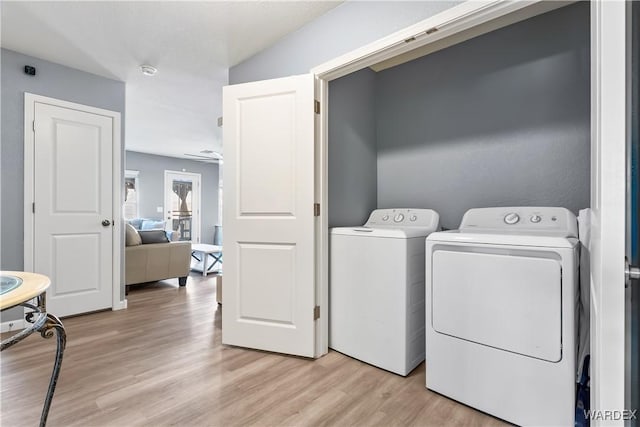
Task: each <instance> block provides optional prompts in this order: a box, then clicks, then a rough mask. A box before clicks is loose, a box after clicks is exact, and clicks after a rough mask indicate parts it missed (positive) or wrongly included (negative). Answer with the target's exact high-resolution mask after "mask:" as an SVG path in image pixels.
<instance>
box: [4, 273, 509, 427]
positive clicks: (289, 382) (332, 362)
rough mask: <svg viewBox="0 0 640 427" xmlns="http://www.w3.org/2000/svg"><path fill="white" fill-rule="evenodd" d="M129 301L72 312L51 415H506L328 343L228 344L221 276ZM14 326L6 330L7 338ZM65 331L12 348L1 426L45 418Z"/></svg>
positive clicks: (176, 421) (179, 420)
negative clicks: (300, 346)
mask: <svg viewBox="0 0 640 427" xmlns="http://www.w3.org/2000/svg"><path fill="white" fill-rule="evenodd" d="M128 300H129V308H128V309H127V310H122V311H116V312H112V311H106V312H100V313H94V314H89V315H85V316H79V317H73V318H68V319H64V320H63V322H64V324H65V327H66V329H67V335H68V343H67V349H66V352H65V356H64V361H63V364H62V372H61V375H60V380H59V382H58V388H57V390H56V394H55V396H54V399H53V404H52V406H51V412H50V414H49V422H48V425H49V426H83V427H86V426H169V425H178V426H333V425H335V426H347V425H353V426H441V425H455V426H459V425H464V426H498V425H505V423H504V422H502V421H500V420H498V419H496V418H493V417H490V416H488V415H486V414H483V413H481V412H478V411H475V410H473V409H471V408H469V407H466V406H464V405H461V404H458V403H456V402H454V401H452V400H449V399H447V398H445V397H443V396H440V395H438V394H436V393H432V392H430V391H428V390H426V389H425V387H424V375H425V373H424V364H422V365H421V366H420V367H419V368H418V369H416V370H415V371H414V372H413V373H412V374H411V375H410V376H409V377H407V378H402V377H400V376H397V375H394V374H391V373H388V372H386V371H383V370H380V369H377V368H375V367H372V366H369V365H367V364H365V363H362V362H359V361H357V360H354V359H351V358H349V357H346V356H344V355H342V354H340V353H336V352H333V351H332V352H330V353H329V354H328V355H326V356H324V357H322V358H320V359H318V360H307V359H303V358H297V357H289V356H282V355H277V354H271V353H266V352H260V351H252V350H245V349H241V348H236V347H229V346H224V345H222V344H221V326H220V323H221V320H220V319H221V312H220V307H219V306H218V305H217V304H216V302H215V278H214V277H211V276H210V277H208V278H203V277H201V276H200V275H196V274H193V275H192V276H191V277H189V279H188V282H187V286H186V287H185V288H179V287H178V286H177V280H167V281H161V282H156V283H153V284H150V285H144V286H142V287H132V288H131V290H130V292H129V295H128ZM6 337H7V335H6V334H3V338H6ZM54 351H55V340H53V339H51V340H44V339H42V338H41V337H40V336H39V335H36V334H34V335H32V336H31V337H29V338H27V339H26V340H25V341H23V342H21V343H18V344H16V345H15V346H14V347H12V348H10V349H8V350H6V351H4V352H2V354H1V356H0V358H1V371H0V375H1V376H0V381H1V385H0V390H1V393H2V394H1V397H0V405H1V406H0V425H2V426H3V427H9V426H11V427H14V426H16V427H18V426H36V425H38V421H39V417H40V411H41V409H42V402H43V399H44V394H45V390H46V388H47V384H48V380H49V376H50V372H51V368H52V366H53V356H54Z"/></svg>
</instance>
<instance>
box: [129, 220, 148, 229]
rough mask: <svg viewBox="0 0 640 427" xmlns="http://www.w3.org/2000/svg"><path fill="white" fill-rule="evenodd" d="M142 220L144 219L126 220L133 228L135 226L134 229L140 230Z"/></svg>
mask: <svg viewBox="0 0 640 427" xmlns="http://www.w3.org/2000/svg"><path fill="white" fill-rule="evenodd" d="M142 221H144V219H143V218H134V219H130V220H128V221H127V222H128V223H129V224H131V225H133V228H135V229H136V230H140V226H141V225H142Z"/></svg>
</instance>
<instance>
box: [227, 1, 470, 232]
mask: <svg viewBox="0 0 640 427" xmlns="http://www.w3.org/2000/svg"><path fill="white" fill-rule="evenodd" d="M458 3H461V1H428V2H427V1H413V2H405V1H373V2H371V1H347V2H345V3H343V4H341V5H340V6H338V7H336V8H334V9H332V10H330V11H329V12H327V13H326V14H324V15H322V16H321V17H319V18H317V19H316V20H314V21H313V22H311V23H309V24H307V25H306V26H304V27H303V28H301V29H300V30H298V31H296V32H294V33H292V34H290V35H288V36H286V37H285V38H283V39H282V40H280V41H279V42H278V43H276V44H275V45H273V46H272V47H270V48H268V49H265V50H264V51H262V52H260V53H258V54H257V55H255V56H253V57H252V58H249V59H248V60H246V61H244V62H242V63H240V64H238V65H236V66H235V67H232V68H231V69H230V70H229V82H230V84H236V83H245V82H249V81H254V80H264V79H270V78H277V77H284V76H289V75H294V74H304V73H308V72H309V71H310V70H311V68H313V67H315V66H317V65H320V64H322V63H324V62H326V61H328V60H331V59H333V58H335V57H337V56H339V55H342V54H344V53H347V52H350V51H351V50H353V49H356V48H359V47H361V46H363V45H365V44H367V43H371V42H373V41H375V40H378V39H380V38H382V37H384V36H387V35H389V34H391V33H393V32H395V31H398V30H400V29H402V28H405V27H407V26H409V25H412V24H415V23H417V22H419V21H421V20H423V19H426V18H428V17H430V16H433V15H435V14H437V13H439V12H441V11H443V10H445V9H448V8H450V7H452V6H455V5H456V4H458ZM358 77H362V79H363V80H359V79H358ZM358 77H351V76H347V77H345V78H343V79H340V80H337V81H334V82H331V95H330V99H329V103H330V106H331V107H330V109H329V115H330V119H329V120H330V123H331V128H330V129H329V157H330V159H329V224H330V225H331V226H339V225H354V224H362V223H363V222H364V221H365V220H366V219H367V216H368V214H369V213H370V211H371V210H372V209H374V208H375V206H376V195H375V186H376V183H375V178H376V163H375V162H376V159H375V129H374V127H373V124H374V123H373V113H372V108H373V105H374V104H373V97H372V84H373V81H374V74H373V73H372V72H370V71H368V70H367V71H361V72H360V73H359V74H358ZM335 88H339V89H340V90H335Z"/></svg>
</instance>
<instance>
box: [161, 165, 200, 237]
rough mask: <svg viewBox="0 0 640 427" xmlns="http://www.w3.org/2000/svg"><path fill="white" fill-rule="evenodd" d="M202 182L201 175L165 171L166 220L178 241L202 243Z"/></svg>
mask: <svg viewBox="0 0 640 427" xmlns="http://www.w3.org/2000/svg"><path fill="white" fill-rule="evenodd" d="M200 180H201V176H200V174H199V173H191V172H178V171H170V170H165V171H164V194H165V202H164V212H165V218H166V220H167V228H169V229H171V230H173V231H176V232H177V233H178V239H177V240H183V241H191V242H193V243H200Z"/></svg>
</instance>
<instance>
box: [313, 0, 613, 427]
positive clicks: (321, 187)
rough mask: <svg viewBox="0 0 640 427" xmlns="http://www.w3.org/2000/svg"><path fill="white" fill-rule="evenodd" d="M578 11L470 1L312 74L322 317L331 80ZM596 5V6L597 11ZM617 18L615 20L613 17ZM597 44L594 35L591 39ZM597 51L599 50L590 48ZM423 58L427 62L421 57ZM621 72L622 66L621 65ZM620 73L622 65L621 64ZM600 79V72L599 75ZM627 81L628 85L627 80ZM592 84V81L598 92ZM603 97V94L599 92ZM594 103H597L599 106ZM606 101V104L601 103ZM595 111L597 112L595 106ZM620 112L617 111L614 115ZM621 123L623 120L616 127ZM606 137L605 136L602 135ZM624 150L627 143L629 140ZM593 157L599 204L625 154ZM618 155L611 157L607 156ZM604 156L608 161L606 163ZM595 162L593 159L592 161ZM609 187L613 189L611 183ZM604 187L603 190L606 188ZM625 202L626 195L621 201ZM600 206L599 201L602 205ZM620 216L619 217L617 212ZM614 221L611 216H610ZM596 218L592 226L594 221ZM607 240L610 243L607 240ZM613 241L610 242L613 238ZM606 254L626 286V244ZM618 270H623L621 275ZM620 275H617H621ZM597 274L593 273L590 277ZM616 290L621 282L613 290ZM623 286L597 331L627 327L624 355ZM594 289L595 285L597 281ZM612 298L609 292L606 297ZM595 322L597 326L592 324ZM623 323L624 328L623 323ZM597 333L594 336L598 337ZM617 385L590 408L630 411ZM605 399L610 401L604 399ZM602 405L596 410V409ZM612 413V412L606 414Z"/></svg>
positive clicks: (324, 324) (321, 327)
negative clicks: (414, 52)
mask: <svg viewBox="0 0 640 427" xmlns="http://www.w3.org/2000/svg"><path fill="white" fill-rule="evenodd" d="M571 3H573V1H562V2H542V1H537V0H534V1H528V2H509V1H503V0H496V1H491V2H475V1H467V2H465V3H462V4H460V5H458V6H454V7H452V8H450V9H447V10H445V11H443V12H441V13H439V14H436V15H434V16H432V17H430V18H428V19H425V20H423V21H421V22H419V23H417V24H415V25H412V26H409V27H407V28H404V29H402V30H400V31H397V32H395V33H393V34H391V35H389V36H387V37H384V38H382V39H380V40H377V41H375V42H373V43H370V44H367V45H365V46H363V47H360V48H358V49H355V50H353V51H351V52H349V53H347V54H344V55H342V56H339V57H337V58H335V59H332V60H330V61H328V62H325V63H324V64H321V65H319V66H317V67H314V68H312V69H311V73H312V74H313V75H314V76H315V80H316V95H317V96H318V97H319V102H320V105H321V108H320V112H319V114H318V115H317V117H316V126H317V128H316V136H317V138H316V200H317V201H318V202H320V207H321V208H320V220H319V225H318V229H317V235H316V236H317V243H316V245H317V246H316V266H317V277H316V280H317V281H316V284H317V285H316V297H317V301H318V302H319V305H320V306H321V307H322V311H323V312H328V301H329V299H328V289H329V283H328V271H329V269H328V243H329V226H328V206H327V205H328V164H327V159H328V157H327V147H328V105H329V104H328V100H329V82H330V81H331V80H334V79H337V78H340V77H343V76H346V75H348V74H351V73H353V72H355V71H358V70H361V69H363V68H366V67H369V66H372V65H374V64H377V63H380V62H382V61H387V60H391V59H396V58H400V61H401V62H396V64H400V63H402V62H404V61H403V60H402V58H403V57H404V58H406V60H411V59H416V58H417V57H418V56H413V57H412V56H411V55H412V54H411V53H410V51H412V50H414V49H416V48H420V51H421V52H422V54H428V53H432V52H435V51H437V50H441V49H444V48H446V47H449V46H452V45H454V44H457V43H460V42H462V41H465V40H468V39H470V38H472V37H476V36H479V35H481V34H485V33H488V32H491V31H494V30H497V29H499V28H502V27H504V26H507V25H510V24H513V23H516V22H519V21H522V20H524V19H527V18H530V17H533V16H536V15H539V14H542V13H545V12H548V11H550V10H553V9H557V8H560V7H563V6H566V5H568V4H571ZM594 3H596V4H594ZM602 9H606V8H602V7H601V3H600V2H598V1H596V2H592V8H591V11H592V15H593V14H594V13H595V14H598V15H597V16H596V18H594V16H592V18H591V19H592V24H591V30H592V32H593V29H594V23H595V22H598V21H597V20H598V19H601V18H602V15H601V14H602ZM614 15H615V13H614ZM612 18H613V20H611V21H608V23H609V25H612V24H613V25H615V22H617V21H616V17H615V16H614V17H612ZM597 28H598V30H602V29H603V27H602V25H600V26H598V27H597ZM610 29H611V28H610V27H609V26H608V27H606V28H604V30H605V31H607V30H610ZM592 37H593V35H592ZM609 37H611V35H610V34H608V35H606V36H605V38H601V40H600V43H610V42H611V39H610V38H609ZM592 45H593V42H592ZM420 56H422V55H420ZM616 64H617V63H616ZM618 65H619V64H618ZM597 67H602V64H600V63H599V62H598V61H597V60H594V59H593V56H592V63H591V70H592V71H591V72H592V76H594V70H595V69H596V68H597ZM621 69H622V70H625V67H621ZM607 70H611V71H613V70H612V68H611V67H608V68H607ZM599 71H602V70H601V69H600V70H599ZM622 77H623V78H622V79H620V80H621V81H623V82H624V81H625V79H624V75H623V76H622ZM593 79H594V77H592V86H593V85H594V83H593ZM600 89H602V88H601V87H600ZM593 99H596V98H593ZM598 99H600V98H598ZM606 107H607V106H606V105H605V106H604V107H603V106H600V111H602V110H603V109H605V108H606ZM592 109H593V106H592ZM616 111H617V110H616ZM619 117H623V118H624V117H625V114H624V111H622V114H620V116H619ZM607 118H608V119H611V120H613V121H609V122H608V123H607V124H608V125H609V126H610V128H609V131H610V132H613V134H615V133H616V132H617V131H616V130H615V129H614V128H615V126H616V124H619V121H616V120H614V118H613V117H611V115H610V114H608V115H607ZM618 120H619V119H618ZM610 135H611V133H608V134H607V136H610ZM603 136H604V135H603ZM623 142H624V139H623ZM591 145H592V147H591V149H592V153H594V154H595V155H596V157H592V176H591V184H592V194H594V191H596V188H597V193H598V195H599V197H601V196H602V195H604V194H605V193H607V192H606V191H603V190H604V187H605V186H604V184H602V182H601V179H600V178H599V177H600V175H596V174H595V172H594V171H599V173H604V174H606V175H607V176H608V178H607V177H606V178H605V180H608V179H611V180H612V181H610V182H613V181H616V182H618V181H617V180H618V179H619V178H620V176H619V175H620V172H619V171H618V172H616V171H615V166H616V165H617V164H618V163H615V162H616V161H617V160H619V159H618V157H617V156H619V155H620V153H621V152H620V147H619V146H618V145H619V141H613V142H612V141H610V140H608V139H607V138H602V139H596V140H592V142H591ZM610 149H612V151H613V152H609V150H610ZM603 154H604V156H603ZM622 155H624V147H622ZM592 156H593V155H592ZM622 175H623V176H624V171H622ZM608 182H609V181H608ZM601 184H602V185H601ZM622 197H624V195H623V196H622ZM606 198H607V199H606V200H602V203H603V204H604V205H605V207H606V209H607V210H608V212H612V211H614V212H615V214H614V216H616V215H618V214H619V216H621V218H622V221H621V224H622V227H624V215H625V209H624V198H622V199H620V195H619V194H612V195H606ZM598 200H599V199H598ZM598 203H600V202H597V201H594V200H593V198H592V201H591V207H592V208H593V207H597V206H600V205H599V204H598ZM616 210H619V212H618V211H616ZM609 218H610V216H609ZM595 219H596V218H594V220H595ZM592 223H594V224H597V222H595V221H593V222H592ZM612 225H613V224H611V223H607V227H611V226H612ZM605 238H607V237H605ZM616 239H617V238H613V239H611V240H616ZM607 240H609V239H608V238H607ZM603 244H604V245H605V246H603V247H604V248H605V249H607V250H606V251H605V254H603V258H602V262H603V263H604V264H605V265H606V266H607V268H606V272H605V273H606V274H607V278H611V277H614V278H618V277H620V278H622V276H623V272H624V270H623V269H622V265H623V262H624V258H623V256H624V253H623V254H622V255H621V256H620V257H618V258H617V259H615V257H614V255H616V256H617V255H618V252H619V249H620V248H618V246H620V242H617V241H608V242H604V243H603ZM614 246H615V251H613V252H610V251H609V249H613V247H614ZM622 249H623V250H624V244H623V245H622ZM617 267H620V268H617ZM616 268H617V269H616ZM592 274H593V272H592ZM614 283H615V282H614ZM623 283H624V281H622V280H621V281H620V282H619V286H620V288H621V289H622V291H620V292H618V291H617V290H615V289H613V288H615V286H611V288H612V289H613V290H612V292H611V294H607V307H610V308H609V309H607V313H608V314H607V316H608V317H607V319H604V321H603V322H601V323H600V324H599V325H598V327H597V328H596V331H595V334H597V335H599V336H601V335H602V334H604V333H605V332H606V331H607V330H608V329H609V328H612V327H613V328H616V327H619V326H621V327H622V330H621V331H620V335H621V337H622V347H621V348H624V288H623ZM592 286H593V281H592ZM607 291H609V289H607ZM620 303H621V304H622V306H621V309H622V318H621V319H620V318H619V317H620V316H618V315H615V313H613V309H614V307H615V309H620ZM327 317H328V316H321V318H320V322H317V323H318V324H317V326H316V328H317V330H316V342H317V348H318V350H319V353H320V354H324V353H326V352H327V351H328V318H327ZM592 322H593V318H592ZM620 322H622V323H620ZM593 333H594V331H592V336H593ZM619 338H620V337H617V336H616V337H614V339H613V340H610V341H608V342H611V343H612V344H616V345H617V344H619V343H620V340H619ZM623 356H624V354H623ZM618 359H619V355H617V354H616V355H615V356H612V357H611V358H609V359H608V361H607V362H606V363H605V364H604V365H602V366H601V368H598V372H599V374H598V376H599V377H600V378H599V379H602V376H603V374H604V373H605V372H607V369H609V368H612V366H613V365H612V363H615V361H617V360H618ZM621 366H622V367H624V359H622V364H621ZM615 374H616V375H618V374H620V373H619V372H618V371H617V370H616V372H615ZM618 381H619V379H615V380H610V381H604V384H603V383H601V384H598V386H597V389H596V387H592V390H591V396H592V398H591V399H592V400H591V401H592V405H593V407H596V408H597V409H603V410H604V409H617V408H620V409H622V408H624V403H625V402H624V387H622V388H621V390H616V391H614V392H613V395H611V396H610V398H607V399H604V400H601V396H603V395H604V394H606V393H608V392H609V391H611V388H612V387H615V386H616V384H617V382H618ZM605 392H606V393H605ZM596 405H598V406H596ZM601 405H606V406H601ZM594 421H595V424H597V423H598V420H594Z"/></svg>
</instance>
